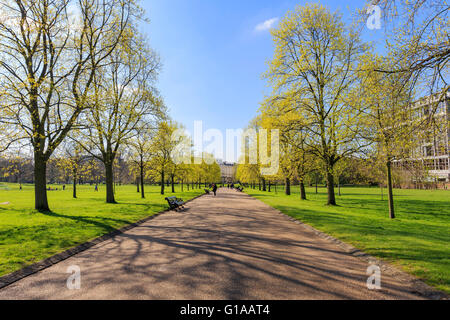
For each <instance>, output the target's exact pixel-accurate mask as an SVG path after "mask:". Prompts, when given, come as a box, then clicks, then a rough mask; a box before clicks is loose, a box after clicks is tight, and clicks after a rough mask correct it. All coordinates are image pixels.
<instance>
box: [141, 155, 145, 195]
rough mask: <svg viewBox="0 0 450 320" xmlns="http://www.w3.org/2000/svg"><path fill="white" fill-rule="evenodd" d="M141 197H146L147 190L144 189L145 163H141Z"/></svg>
mask: <svg viewBox="0 0 450 320" xmlns="http://www.w3.org/2000/svg"><path fill="white" fill-rule="evenodd" d="M141 198H142V199H145V190H144V165H143V164H142V163H141Z"/></svg>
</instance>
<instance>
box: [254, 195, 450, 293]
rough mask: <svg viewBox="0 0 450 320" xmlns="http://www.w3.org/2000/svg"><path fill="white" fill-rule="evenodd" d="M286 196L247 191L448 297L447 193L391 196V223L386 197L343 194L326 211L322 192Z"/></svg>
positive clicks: (449, 220)
mask: <svg viewBox="0 0 450 320" xmlns="http://www.w3.org/2000/svg"><path fill="white" fill-rule="evenodd" d="M293 191H294V193H293V195H291V196H286V195H284V194H283V192H284V190H283V189H282V188H280V187H278V193H277V194H275V192H274V190H272V193H268V192H261V191H259V190H252V189H247V190H246V192H247V193H248V194H250V195H251V196H254V197H255V198H258V199H260V200H262V201H263V202H265V203H267V204H269V205H271V206H272V207H275V208H277V209H278V210H280V211H282V212H283V213H285V214H288V215H289V216H291V217H294V218H296V219H298V220H301V221H302V222H305V223H307V224H309V225H311V226H313V227H315V228H317V229H319V230H321V231H323V232H325V233H327V234H330V235H332V236H334V237H336V238H339V239H340V240H342V241H344V242H347V243H349V244H352V245H353V246H355V247H357V248H359V249H361V250H363V251H365V252H367V253H369V254H371V255H373V256H376V257H379V258H381V259H383V260H385V261H388V262H390V263H392V264H394V265H396V266H398V267H401V268H402V269H403V270H405V271H407V272H409V273H411V274H413V275H415V276H417V277H418V278H420V279H423V280H424V281H425V282H427V283H428V284H430V285H433V286H434V287H436V288H438V289H440V290H443V291H445V292H447V293H450V191H445V190H439V191H420V190H395V208H396V211H397V212H396V214H397V219H396V220H392V221H391V220H390V219H389V215H388V206H387V205H388V204H387V201H386V191H385V195H384V199H385V200H384V201H382V200H381V191H380V189H379V188H345V189H343V190H342V196H340V197H337V201H338V205H339V206H338V207H329V206H326V205H325V204H326V190H325V189H320V190H319V194H318V195H316V194H315V189H312V188H311V189H308V190H307V192H308V198H309V200H308V201H301V200H300V192H299V190H298V188H294V190H293Z"/></svg>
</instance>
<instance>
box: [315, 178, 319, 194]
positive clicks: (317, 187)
mask: <svg viewBox="0 0 450 320" xmlns="http://www.w3.org/2000/svg"><path fill="white" fill-rule="evenodd" d="M318 180H319V177H317V174H316V194H319V181H318Z"/></svg>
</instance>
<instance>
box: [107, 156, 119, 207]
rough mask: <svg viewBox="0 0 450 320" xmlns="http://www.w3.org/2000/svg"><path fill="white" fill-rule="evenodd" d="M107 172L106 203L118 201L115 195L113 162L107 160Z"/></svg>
mask: <svg viewBox="0 0 450 320" xmlns="http://www.w3.org/2000/svg"><path fill="white" fill-rule="evenodd" d="M105 173H106V203H116V199H115V197H114V176H113V162H112V161H106V162H105Z"/></svg>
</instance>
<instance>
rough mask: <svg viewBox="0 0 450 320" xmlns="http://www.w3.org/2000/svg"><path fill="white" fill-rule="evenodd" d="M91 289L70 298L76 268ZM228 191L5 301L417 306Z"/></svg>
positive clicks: (20, 285) (363, 265) (119, 239)
mask: <svg viewBox="0 0 450 320" xmlns="http://www.w3.org/2000/svg"><path fill="white" fill-rule="evenodd" d="M74 265H76V266H79V267H80V268H81V289H80V290H68V289H67V287H66V281H67V278H68V277H69V274H67V273H66V271H67V268H68V267H69V266H74ZM367 267H368V264H367V262H365V261H363V260H362V259H359V258H356V257H354V256H352V255H350V254H348V253H346V252H344V250H343V249H341V248H340V247H339V246H338V245H336V244H334V243H333V242H331V241H329V240H326V239H323V238H321V237H319V236H317V235H316V234H315V233H314V232H312V231H311V230H310V229H308V228H305V227H304V226H302V225H299V224H296V223H294V222H292V221H290V220H289V219H288V218H287V217H284V216H282V215H280V214H279V213H278V212H277V211H276V210H274V209H272V208H270V207H269V206H267V205H265V204H264V203H262V202H260V201H258V200H255V199H253V198H251V197H249V196H247V195H245V194H242V193H238V192H235V191H231V190H228V189H221V190H219V193H218V196H217V197H216V198H214V197H213V196H204V197H201V198H199V199H197V200H194V201H193V202H191V203H189V205H188V208H187V210H186V211H185V212H180V213H178V212H170V213H166V214H164V215H161V216H159V217H157V218H155V219H153V220H150V221H148V222H146V223H145V224H143V225H141V226H139V227H137V228H135V229H132V230H130V231H128V232H126V233H124V234H121V235H119V236H116V237H115V238H113V239H111V240H107V241H105V242H103V243H101V244H99V245H97V246H95V247H93V248H91V249H89V250H87V251H85V252H82V253H80V254H78V255H76V256H73V257H72V258H69V259H67V260H65V261H63V262H61V263H59V264H56V265H54V266H52V267H50V268H48V269H46V270H43V271H41V272H39V273H37V274H34V275H32V276H30V277H28V278H25V279H23V280H21V281H19V282H16V283H14V284H12V285H10V286H9V287H6V288H4V289H2V290H0V299H177V300H178V299H181V300H184V299H226V300H229V299H232V300H234V299H236V300H239V299H244V300H247V299H275V300H276V299H417V298H420V297H418V296H415V295H413V294H412V293H410V292H409V291H408V287H407V286H406V285H405V284H403V283H400V282H399V281H398V280H397V278H396V277H392V276H391V277H390V276H388V275H383V277H382V286H383V289H382V290H381V291H376V292H375V291H369V290H368V289H367V287H366V281H367V275H366V270H367Z"/></svg>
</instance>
